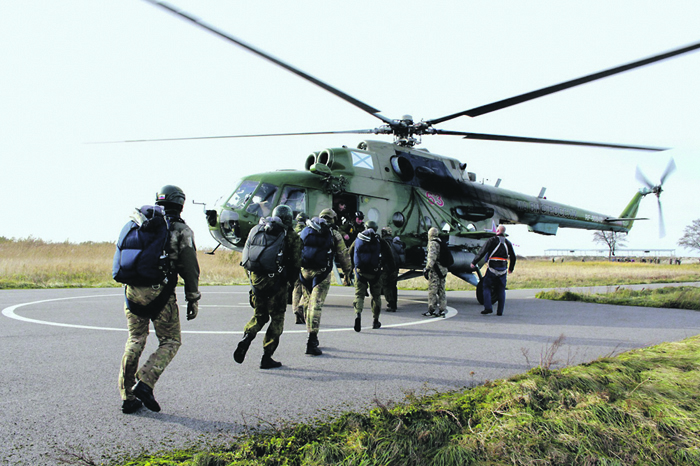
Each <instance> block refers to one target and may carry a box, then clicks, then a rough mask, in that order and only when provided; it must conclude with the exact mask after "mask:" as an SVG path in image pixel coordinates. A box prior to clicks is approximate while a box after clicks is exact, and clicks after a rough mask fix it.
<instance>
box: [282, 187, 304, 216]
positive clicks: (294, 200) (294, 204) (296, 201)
mask: <svg viewBox="0 0 700 466" xmlns="http://www.w3.org/2000/svg"><path fill="white" fill-rule="evenodd" d="M279 203H280V204H285V205H288V206H289V207H290V208H291V209H292V211H293V212H294V215H297V214H298V213H299V212H306V190H305V189H303V188H297V187H295V186H286V187H285V188H284V190H283V191H282V196H281V197H280V202H279Z"/></svg>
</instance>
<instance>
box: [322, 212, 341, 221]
mask: <svg viewBox="0 0 700 466" xmlns="http://www.w3.org/2000/svg"><path fill="white" fill-rule="evenodd" d="M318 216H319V217H321V218H325V219H326V220H330V221H331V222H332V221H333V220H334V219H335V218H336V217H337V216H338V214H336V213H335V210H333V209H323V210H322V211H321V213H320V214H318Z"/></svg>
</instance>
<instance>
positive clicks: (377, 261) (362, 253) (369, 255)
mask: <svg viewBox="0 0 700 466" xmlns="http://www.w3.org/2000/svg"><path fill="white" fill-rule="evenodd" d="M353 260H354V261H355V269H356V270H357V271H358V272H360V273H361V274H376V273H379V271H380V270H381V268H382V267H381V263H382V252H381V244H380V243H379V237H378V236H377V234H376V233H373V232H368V231H367V230H365V231H363V232H362V233H360V234H359V235H357V238H356V239H355V253H354V255H353Z"/></svg>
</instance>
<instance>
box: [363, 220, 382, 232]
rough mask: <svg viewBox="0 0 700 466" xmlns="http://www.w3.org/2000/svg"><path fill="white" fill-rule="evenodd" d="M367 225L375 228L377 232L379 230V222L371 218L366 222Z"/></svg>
mask: <svg viewBox="0 0 700 466" xmlns="http://www.w3.org/2000/svg"><path fill="white" fill-rule="evenodd" d="M365 226H366V227H367V228H371V229H372V230H374V232H375V233H377V230H379V225H377V222H375V221H374V220H370V221H369V222H367V223H366V224H365Z"/></svg>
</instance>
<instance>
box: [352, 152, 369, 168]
mask: <svg viewBox="0 0 700 466" xmlns="http://www.w3.org/2000/svg"><path fill="white" fill-rule="evenodd" d="M352 166H353V167H359V168H368V169H370V170H374V164H373V163H372V156H371V155H370V154H361V153H359V152H353V153H352Z"/></svg>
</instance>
